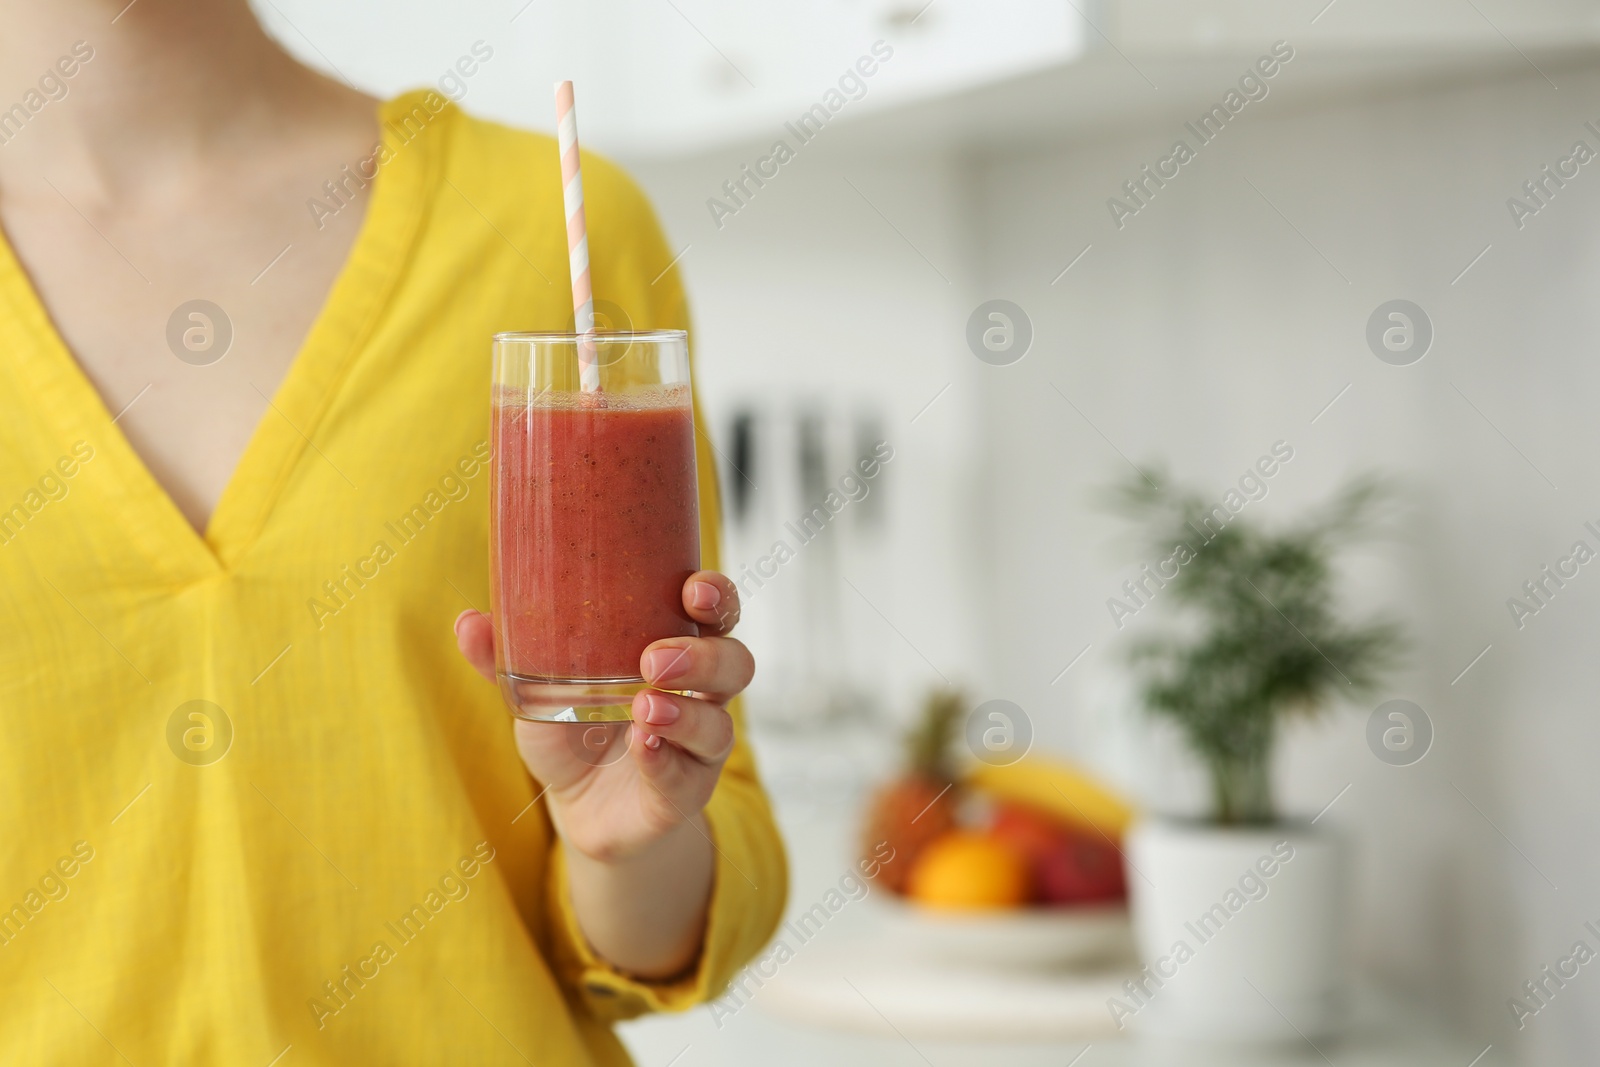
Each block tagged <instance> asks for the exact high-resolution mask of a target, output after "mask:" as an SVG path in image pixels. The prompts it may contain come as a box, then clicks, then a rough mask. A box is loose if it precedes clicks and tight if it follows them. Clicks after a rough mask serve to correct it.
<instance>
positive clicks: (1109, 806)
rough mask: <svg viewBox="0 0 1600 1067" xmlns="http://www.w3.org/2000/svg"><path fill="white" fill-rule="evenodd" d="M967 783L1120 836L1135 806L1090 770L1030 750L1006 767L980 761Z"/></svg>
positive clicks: (1087, 828) (1080, 825)
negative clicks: (1114, 791) (1034, 753)
mask: <svg viewBox="0 0 1600 1067" xmlns="http://www.w3.org/2000/svg"><path fill="white" fill-rule="evenodd" d="M966 784H967V785H968V786H970V787H971V788H973V789H976V790H978V791H979V792H981V793H986V794H988V795H989V796H991V797H994V798H995V799H997V800H1009V801H1013V802H1015V803H1018V804H1028V805H1031V806H1032V807H1035V808H1040V809H1042V810H1044V811H1046V812H1048V813H1050V814H1051V815H1054V816H1055V817H1057V818H1058V819H1061V820H1062V821H1064V822H1067V823H1070V824H1072V825H1074V826H1079V827H1082V828H1083V829H1085V830H1089V831H1091V832H1098V833H1101V834H1104V835H1105V836H1106V837H1108V838H1110V839H1111V840H1112V841H1120V840H1121V839H1122V834H1123V832H1124V831H1125V830H1127V828H1128V824H1129V823H1131V822H1132V821H1133V818H1134V815H1135V811H1134V809H1133V807H1132V805H1130V804H1129V803H1128V802H1127V801H1125V800H1123V799H1122V798H1121V797H1119V796H1118V795H1117V794H1116V793H1113V792H1112V791H1111V790H1110V789H1108V788H1106V787H1105V786H1103V785H1101V784H1100V783H1099V782H1098V781H1096V780H1095V779H1094V778H1092V777H1090V776H1089V775H1088V774H1086V773H1084V772H1083V771H1081V770H1078V769H1076V768H1074V767H1071V766H1069V765H1067V764H1065V763H1060V762H1058V761H1056V760H1052V759H1047V758H1045V757H1041V756H1037V755H1029V756H1026V757H1024V758H1023V759H1021V760H1019V761H1018V762H1016V763H1013V764H1011V765H1009V766H1005V767H991V766H987V765H983V764H980V765H979V766H977V767H974V768H973V769H972V770H971V771H969V772H968V773H967V777H966Z"/></svg>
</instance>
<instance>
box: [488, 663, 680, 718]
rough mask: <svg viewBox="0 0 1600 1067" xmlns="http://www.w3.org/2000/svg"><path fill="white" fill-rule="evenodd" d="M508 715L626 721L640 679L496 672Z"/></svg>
mask: <svg viewBox="0 0 1600 1067" xmlns="http://www.w3.org/2000/svg"><path fill="white" fill-rule="evenodd" d="M495 677H496V679H497V680H498V681H499V683H500V694H501V696H503V697H505V700H506V704H507V706H509V707H510V708H511V714H513V715H515V716H516V717H517V718H519V719H527V720H529V721H531V722H627V721H629V720H631V719H632V718H633V697H634V694H636V693H638V692H640V691H641V690H644V689H648V688H650V687H649V686H648V685H647V684H645V680H644V679H643V678H600V679H583V678H532V677H529V676H527V675H523V674H512V673H510V672H509V671H497V672H495Z"/></svg>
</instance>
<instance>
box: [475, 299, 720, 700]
mask: <svg viewBox="0 0 1600 1067" xmlns="http://www.w3.org/2000/svg"><path fill="white" fill-rule="evenodd" d="M587 346H592V348H589V347H587ZM580 358H588V359H589V360H590V361H591V362H592V363H593V364H594V365H595V366H596V367H597V369H598V372H599V373H598V376H597V379H596V378H595V377H592V378H591V381H590V382H589V383H583V382H582V380H581V374H580V366H579V360H580ZM585 384H588V385H589V386H590V387H589V388H584V385H585ZM596 384H597V385H598V388H595V387H594V386H595V385H596ZM491 412H492V417H491V422H492V434H493V442H494V457H493V460H492V463H491V467H492V470H491V475H490V481H491V496H490V504H489V508H490V514H489V527H490V533H489V540H490V564H489V566H490V596H491V601H492V607H491V610H492V612H493V618H494V627H495V674H496V677H497V678H498V680H499V684H500V691H501V693H502V694H503V695H504V696H505V699H506V703H507V704H509V705H510V707H511V710H512V712H513V714H515V715H516V716H517V717H519V718H523V719H534V720H543V721H557V722H580V721H614V720H621V719H627V718H629V717H630V708H631V703H632V700H633V696H634V694H635V693H637V692H639V691H640V690H641V689H644V688H646V686H645V682H644V678H643V676H641V675H640V673H639V656H640V654H641V653H642V652H643V651H644V649H645V647H646V646H647V645H649V644H650V643H651V642H652V641H657V640H660V639H661V638H664V637H692V636H696V635H697V634H698V633H699V630H698V628H697V627H696V625H695V623H694V622H693V621H692V620H691V619H690V618H689V616H688V614H687V613H686V612H685V610H684V607H683V585H684V582H685V581H686V580H687V579H688V577H689V575H691V574H693V573H694V572H695V571H696V570H698V569H699V567H700V509H699V495H698V487H697V484H696V473H695V448H694V434H695V430H694V410H693V407H692V404H691V399H690V391H689V349H688V338H687V336H686V335H685V334H684V332H683V331H682V330H654V331H649V332H619V333H596V334H588V335H582V336H579V335H575V334H563V333H502V334H497V335H496V336H495V339H494V386H493V397H492V408H491Z"/></svg>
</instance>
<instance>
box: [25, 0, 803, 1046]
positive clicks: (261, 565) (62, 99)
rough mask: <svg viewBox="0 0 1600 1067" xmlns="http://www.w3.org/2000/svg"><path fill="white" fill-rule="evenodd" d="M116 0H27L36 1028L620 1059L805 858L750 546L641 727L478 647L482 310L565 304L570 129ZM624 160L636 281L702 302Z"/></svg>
mask: <svg viewBox="0 0 1600 1067" xmlns="http://www.w3.org/2000/svg"><path fill="white" fill-rule="evenodd" d="M125 3H126V0H57V2H55V3H51V4H48V5H45V4H34V3H27V2H23V0H4V16H5V23H4V25H5V32H4V34H0V69H3V70H4V71H5V72H6V78H5V80H4V83H3V89H4V93H5V94H7V95H6V96H4V97H0V109H8V110H0V225H3V228H4V234H5V238H6V239H5V241H4V242H0V494H3V495H0V598H3V607H0V633H3V640H0V649H3V651H0V656H3V657H4V659H5V660H6V666H7V669H6V670H5V671H4V672H3V673H0V678H3V681H0V693H3V699H0V761H3V763H0V770H3V773H0V805H3V810H4V812H5V814H6V824H7V826H8V831H9V832H8V833H7V834H6V835H5V843H4V845H3V846H0V848H3V850H4V853H3V854H4V863H3V866H0V873H3V878H4V881H3V883H0V912H3V914H0V958H3V959H4V961H5V965H4V966H3V967H0V988H3V989H4V993H5V1003H6V1009H5V1010H4V1011H3V1012H0V1062H5V1063H29V1064H50V1063H61V1064H69V1063H70V1064H84V1063H113V1062H116V1063H122V1062H125V1061H126V1062H133V1063H139V1064H157V1063H159V1064H212V1063H215V1064H250V1063H258V1064H267V1063H269V1062H271V1063H279V1062H281V1063H283V1064H285V1065H289V1064H318V1063H326V1064H349V1063H384V1064H398V1063H417V1064H438V1063H458V1062H459V1063H474V1064H477V1063H521V1062H532V1063H538V1064H591V1063H596V1064H598V1063H622V1062H626V1060H627V1057H626V1054H625V1053H624V1052H623V1051H622V1048H621V1046H620V1044H619V1043H618V1042H617V1040H616V1039H615V1038H614V1037H613V1036H612V1035H611V1032H610V1030H609V1024H610V1023H611V1022H613V1021H615V1020H618V1019H622V1018H626V1017H628V1016H631V1015H635V1014H638V1013H641V1012H644V1011H650V1010H662V1009H667V1010H672V1009H679V1008H683V1007H686V1006H688V1005H690V1004H693V1003H695V1002H698V1001H700V1000H703V999H706V998H707V997H709V996H713V995H715V993H716V992H717V991H718V990H720V988H721V987H722V986H723V984H724V983H725V982H726V981H727V979H728V978H729V977H730V976H731V974H732V973H733V971H734V969H735V968H737V967H738V966H739V965H740V964H742V963H743V962H744V960H746V959H747V958H749V957H750V956H751V955H752V954H753V952H754V951H755V950H756V949H757V948H759V946H760V945H761V943H762V942H763V941H765V939H766V938H767V936H768V935H769V934H770V933H771V931H772V928H773V927H774V925H775V924H776V921H777V918H778V916H779V914H780V912H781V910H782V906H783V895H784V884H785V878H786V875H785V870H784V861H783V855H782V850H781V846H780V844H779V842H778V839H777V835H776V832H775V830H774V827H773V824H772V819H771V816H770V813H769V811H768V808H767V805H766V802H765V800H764V798H763V796H762V794H761V790H760V787H759V784H758V783H757V780H756V777H755V772H754V768H753V765H752V763H751V759H750V756H749V753H748V751H747V750H746V749H745V747H744V745H743V742H742V741H741V740H740V739H739V734H740V730H739V728H738V719H737V715H736V713H735V714H732V715H730V713H729V711H728V710H727V706H728V702H729V701H730V700H732V699H733V697H734V696H735V695H736V694H737V693H738V692H739V691H740V690H741V689H743V688H744V686H745V685H746V684H747V683H748V681H749V679H750V676H751V673H752V671H753V664H752V662H751V659H750V656H749V653H748V652H746V651H745V649H744V648H743V646H742V645H740V644H739V643H738V642H737V641H735V640H733V639H732V638H730V637H728V636H726V632H727V628H728V625H730V624H731V622H732V621H733V620H735V619H736V618H737V615H738V599H737V592H736V590H735V589H734V586H733V584H732V583H731V582H729V581H728V580H727V579H726V578H724V577H722V576H721V575H718V574H716V573H714V572H711V571H703V572H700V573H698V574H696V575H694V576H692V577H691V579H690V580H689V581H688V583H687V584H686V585H685V587H684V595H683V599H684V607H685V610H686V611H687V612H688V613H689V614H690V615H691V616H692V617H693V618H694V619H696V620H697V621H698V622H700V623H701V624H702V626H701V630H702V633H703V634H704V635H705V636H702V637H700V638H693V639H676V640H669V641H664V642H658V643H657V645H656V646H652V648H651V649H650V650H649V651H647V652H646V654H645V656H644V658H643V663H642V669H643V671H644V673H645V674H646V676H647V677H648V678H649V679H650V680H651V681H652V682H656V683H659V684H660V685H661V686H663V687H665V688H670V689H673V690H688V691H694V692H695V694H696V695H695V696H694V697H683V696H677V695H673V694H668V693H664V692H652V693H651V694H649V695H648V696H641V697H640V698H639V700H638V701H636V703H635V705H634V708H633V712H634V718H635V722H636V726H635V727H634V730H635V740H638V741H641V742H645V743H636V744H632V745H631V746H630V747H629V749H628V751H627V755H626V756H625V757H624V758H622V759H620V760H614V761H613V760H610V759H609V758H608V759H596V758H594V757H592V756H591V755H589V753H588V752H587V750H586V749H585V748H584V747H583V746H582V745H581V744H579V745H574V744H571V743H570V742H571V736H570V735H569V734H568V733H566V732H565V731H566V729H567V728H566V727H565V726H559V725H553V724H543V725H535V724H530V723H523V722H518V723H516V724H515V729H514V730H513V729H512V727H511V726H509V725H508V718H507V715H506V712H505V710H504V708H503V707H502V705H501V702H500V698H499V695H498V694H497V692H496V690H495V688H494V687H493V686H492V685H490V684H487V683H486V682H485V681H484V680H483V679H482V678H479V677H477V675H483V676H484V677H486V678H492V676H493V631H492V627H491V625H490V622H489V620H488V618H487V617H486V616H485V615H484V614H482V613H481V609H482V608H484V607H486V602H487V574H486V571H487V564H486V558H485V556H486V553H485V545H486V542H487V537H486V522H487V508H486V499H487V488H486V483H487V474H486V466H485V462H484V461H485V458H486V457H487V454H488V447H487V444H486V441H485V436H486V432H487V397H488V380H487V373H488V371H487V342H488V337H489V335H490V334H491V333H493V332H495V331H497V330H506V329H564V328H568V327H569V326H570V323H571V317H572V313H571V310H570V303H569V300H568V277H567V270H566V259H565V236H564V229H563V219H562V211H561V192H560V183H559V176H558V175H559V169H558V161H557V156H556V151H555V147H554V144H553V142H551V141H550V140H549V139H548V138H542V137H535V136H532V135H528V134H522V133H516V132H513V131H510V130H507V129H504V128H501V127H498V126H495V125H492V124H489V123H484V122H479V121H475V120H472V119H469V118H467V117H466V116H465V115H463V114H461V113H460V112H458V111H457V110H456V109H455V108H453V107H451V106H448V105H447V104H446V103H445V101H443V100H442V99H441V98H440V97H439V96H438V95H437V94H433V93H416V94H411V95H407V96H404V97H401V98H400V99H398V100H396V101H391V102H389V103H386V104H382V105H380V104H378V102H376V101H374V100H372V99H369V98H367V97H365V96H363V95H362V94H360V93H359V92H357V91H355V90H353V89H351V88H348V87H346V86H344V85H342V84H339V83H337V82H334V81H330V80H328V79H326V78H323V77H321V76H320V75H317V74H314V73H312V72H310V71H308V70H306V69H304V68H302V67H300V66H298V65H296V64H295V63H294V62H293V61H292V60H290V59H289V58H288V57H287V56H286V55H285V54H284V53H283V52H281V51H280V50H279V49H278V48H277V47H276V46H275V45H274V44H273V43H272V42H271V41H270V40H269V39H268V38H267V37H266V36H265V34H264V33H263V32H262V31H261V29H260V28H259V26H258V25H257V24H256V22H255V21H254V18H253V17H252V15H251V13H250V11H249V9H248V7H247V5H246V3H245V2H244V0H136V2H135V3H134V4H132V5H128V6H127V7H124V4H125ZM492 48H493V45H492V43H491V42H485V43H484V50H489V51H492ZM466 51H467V43H466V42H464V46H463V52H464V53H465V52H466ZM479 58H480V59H481V58H482V56H481V52H480V55H479ZM13 102H14V106H13ZM585 183H586V192H587V194H588V205H589V211H588V214H589V223H590V248H591V249H592V255H593V265H592V270H593V277H594V283H595V290H596V295H597V297H598V298H599V299H600V300H602V301H608V302H610V303H611V304H612V305H614V306H616V307H618V308H620V309H621V314H623V315H626V316H627V317H629V318H631V320H632V323H633V325H634V326H635V327H636V328H654V327H682V326H684V325H685V322H686V311H685V307H684V302H683V295H682V290H681V288H680V284H679V280H678V277H677V275H676V273H675V272H674V271H673V270H672V269H671V267H670V263H671V259H672V255H671V253H670V251H669V250H668V248H667V247H666V245H665V243H664V242H663V240H662V237H661V234H660V232H659V229H658V228H657V226H656V224H655V222H654V219H653V217H652V215H651V213H650V210H649V207H648V206H647V204H646V203H645V202H644V200H643V198H642V197H641V195H640V194H639V192H638V191H637V190H636V189H635V188H634V187H633V186H632V185H631V184H630V183H629V181H628V180H627V178H625V177H624V176H623V175H622V174H621V173H620V172H619V171H617V170H616V169H615V168H614V167H611V166H609V165H607V164H606V163H605V162H604V161H603V160H599V159H590V160H588V161H587V162H586V164H585ZM705 447H706V445H705V443H704V442H703V441H702V442H701V451H702V456H701V490H702V497H703V499H702V501H701V505H702V513H703V515H704V516H705V519H706V522H705V525H706V528H707V529H708V530H710V529H714V528H715V522H716V517H715V501H716V498H715V486H714V481H713V469H712V468H711V466H710V465H709V463H707V462H706V456H705V455H704V451H705ZM714 547H715V546H714V544H712V543H710V542H708V543H707V544H706V546H705V552H704V555H705V558H706V560H707V561H708V563H709V564H710V565H712V566H715V554H714ZM452 619H454V620H455V622H454V633H453V634H452V633H451V620H452ZM452 645H455V646H458V648H459V651H458V648H457V647H452ZM519 757H520V758H519ZM274 1057H279V1059H274Z"/></svg>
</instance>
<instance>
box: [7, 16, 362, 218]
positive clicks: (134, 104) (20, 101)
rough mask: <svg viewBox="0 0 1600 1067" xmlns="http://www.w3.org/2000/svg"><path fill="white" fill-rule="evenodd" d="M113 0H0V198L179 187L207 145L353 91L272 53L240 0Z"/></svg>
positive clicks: (230, 147)
mask: <svg viewBox="0 0 1600 1067" xmlns="http://www.w3.org/2000/svg"><path fill="white" fill-rule="evenodd" d="M126 3H127V0H49V2H48V3H40V2H39V0H0V20H3V23H4V25H5V32H4V34H0V195H12V196H26V195H29V194H37V193H39V192H40V191H41V190H42V191H44V192H49V191H50V190H49V188H48V186H47V185H46V183H49V185H53V186H55V188H56V189H57V190H59V191H60V192H61V193H62V194H63V195H65V196H67V197H68V198H69V199H71V200H72V201H73V202H74V203H79V202H80V201H88V202H90V203H99V204H114V203H118V202H129V201H137V200H141V199H146V198H155V199H165V198H168V197H172V196H180V195H183V194H184V191H185V190H186V189H187V188H189V187H191V185H192V183H193V181H195V180H197V179H199V178H201V177H202V176H203V175H204V174H205V173H206V172H207V171H208V170H209V169H210V168H209V167H208V165H207V164H208V161H212V160H215V159H216V157H217V155H218V154H219V153H222V154H237V155H248V154H249V153H250V150H251V148H252V147H254V148H256V149H257V150H259V148H260V147H261V145H263V144H266V143H269V142H270V141H272V140H273V139H274V134H278V135H281V134H282V133H283V132H285V130H286V128H290V127H294V126H297V125H299V126H301V129H302V130H303V129H304V126H303V125H302V124H305V123H310V124H312V125H315V124H317V123H318V122H319V120H320V118H321V116H322V115H324V114H326V113H327V112H329V111H333V112H337V111H340V110H341V107H340V106H339V105H341V104H344V105H350V104H352V103H353V102H354V101H355V100H359V99H361V98H360V96H359V94H357V93H355V91H354V90H350V89H346V88H345V87H343V86H340V85H338V84H337V83H333V82H330V81H328V80H327V79H325V78H322V77H321V76H319V75H317V74H314V73H312V72H311V71H308V70H306V69H305V68H303V67H301V66H300V65H299V64H297V63H296V62H295V61H294V60H293V59H291V58H290V57H289V56H288V55H286V54H285V53H284V52H283V51H282V50H281V49H280V48H279V47H278V45H277V44H276V43H275V42H273V41H272V40H271V39H270V38H269V37H267V35H266V34H265V33H264V32H263V31H262V29H261V27H260V26H259V24H258V23H257V22H256V20H255V16H254V15H253V14H252V13H251V11H250V9H249V7H248V5H247V3H246V2H245V0H134V2H133V3H132V4H131V5H128V6H124V5H125V4H126ZM68 71H71V74H70V76H69V75H68V74H67V73H66V72H68ZM330 105H331V106H330Z"/></svg>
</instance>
